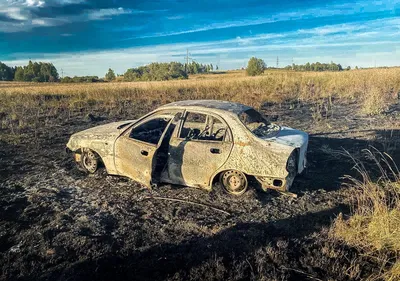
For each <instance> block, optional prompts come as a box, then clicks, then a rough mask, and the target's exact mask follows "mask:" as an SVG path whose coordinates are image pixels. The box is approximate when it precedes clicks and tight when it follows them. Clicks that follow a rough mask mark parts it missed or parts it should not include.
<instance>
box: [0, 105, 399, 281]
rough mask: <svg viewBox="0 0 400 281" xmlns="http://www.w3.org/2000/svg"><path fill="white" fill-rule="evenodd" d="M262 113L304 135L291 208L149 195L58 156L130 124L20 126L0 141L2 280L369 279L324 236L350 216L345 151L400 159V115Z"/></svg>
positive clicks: (251, 199) (339, 109)
mask: <svg viewBox="0 0 400 281" xmlns="http://www.w3.org/2000/svg"><path fill="white" fill-rule="evenodd" d="M262 109H263V111H264V112H265V113H266V114H267V115H269V116H270V117H271V118H272V119H275V120H276V123H278V124H282V125H287V126H291V127H295V128H298V129H302V130H304V131H307V132H309V133H310V144H309V153H308V169H307V172H306V173H305V174H304V175H302V176H299V177H298V178H296V180H295V183H294V186H293V189H292V191H293V192H295V193H297V194H298V195H299V197H298V198H297V199H295V198H291V197H288V196H285V195H281V194H279V193H276V192H274V191H271V192H267V193H264V192H262V191H259V190H257V189H255V188H250V190H249V191H248V192H246V193H245V194H244V195H243V196H241V197H232V196H228V195H226V194H224V193H223V192H222V191H220V190H219V189H218V188H217V187H216V188H215V190H213V191H212V192H207V191H204V190H200V189H194V188H188V187H183V186H173V185H162V186H159V187H158V188H156V189H154V190H148V189H147V188H144V187H142V186H140V185H138V184H137V183H135V182H133V181H131V180H128V179H125V178H121V177H114V176H108V175H106V174H105V172H104V171H103V172H99V173H97V174H95V175H89V176H88V175H85V174H83V173H82V172H80V171H78V170H77V169H76V167H75V164H74V163H73V160H72V159H71V157H70V155H67V154H66V153H65V144H66V142H67V140H68V138H69V136H70V135H71V134H72V133H74V132H77V131H80V130H83V129H86V128H89V127H92V126H95V125H100V124H104V123H107V122H111V121H115V120H118V119H124V118H125V117H126V116H119V117H115V116H108V115H107V114H105V115H102V114H101V113H98V112H93V115H94V116H97V117H98V118H90V119H87V118H86V117H85V116H84V114H82V115H78V116H76V117H73V118H71V119H68V120H56V122H53V123H52V124H50V125H48V126H43V127H42V128H38V129H36V130H35V131H34V130H30V129H27V130H26V131H25V132H24V134H25V135H24V136H25V137H24V138H23V140H22V142H21V143H19V144H10V143H9V142H2V143H0V280H119V279H132V280H249V279H253V280H360V279H363V278H365V276H367V275H368V274H370V273H371V272H372V271H374V270H376V268H375V267H374V263H373V261H369V260H368V259H366V258H359V257H358V256H357V252H355V251H354V250H353V249H351V248H348V247H346V246H345V245H341V244H339V243H337V242H336V241H332V239H330V238H329V237H328V234H327V228H328V227H329V226H330V224H331V223H332V220H333V219H334V218H335V217H336V216H337V215H338V214H339V213H343V214H344V215H346V214H348V213H349V207H348V203H349V198H348V188H347V187H345V186H343V185H342V183H343V182H344V180H343V179H342V177H343V176H345V175H355V171H354V170H353V169H352V167H353V163H352V161H351V159H350V158H348V157H346V156H345V155H344V154H345V153H344V149H346V150H347V151H349V152H350V153H352V154H353V155H356V156H357V155H359V154H360V151H361V150H362V149H365V148H368V147H369V146H370V145H374V146H375V147H377V148H378V149H380V150H384V151H388V152H389V153H390V154H391V155H392V157H393V158H394V159H395V160H398V159H400V153H399V149H398V148H399V146H398V143H399V141H400V140H399V135H400V133H399V132H400V131H399V130H398V129H399V128H400V122H399V120H400V119H399V112H398V111H399V108H398V107H397V106H394V107H393V108H391V109H390V110H389V111H388V112H387V113H386V114H384V115H382V116H379V117H367V116H361V115H358V114H357V112H358V105H357V103H340V102H337V103H335V105H334V107H333V111H332V110H331V111H328V112H317V115H316V110H315V104H302V103H295V104H293V103H287V104H266V105H265V106H264V107H263V108H262ZM93 120H95V121H93ZM0 134H10V132H9V131H7V130H3V131H2V132H0ZM398 163H399V162H398ZM252 187H253V186H252ZM154 197H167V198H177V199H182V200H185V201H190V202H196V203H201V204H204V206H199V205H193V204H188V203H182V202H174V201H167V200H159V199H155V198H154ZM207 206H212V207H215V208H218V209H221V210H224V211H226V212H228V213H229V214H226V213H223V212H220V211H218V210H215V209H213V208H209V207H207ZM349 268H350V270H348V269H349Z"/></svg>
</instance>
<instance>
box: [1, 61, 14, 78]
mask: <svg viewBox="0 0 400 281" xmlns="http://www.w3.org/2000/svg"><path fill="white" fill-rule="evenodd" d="M13 79H14V70H13V68H11V67H9V66H7V65H6V64H4V63H2V62H0V81H11V80H13Z"/></svg>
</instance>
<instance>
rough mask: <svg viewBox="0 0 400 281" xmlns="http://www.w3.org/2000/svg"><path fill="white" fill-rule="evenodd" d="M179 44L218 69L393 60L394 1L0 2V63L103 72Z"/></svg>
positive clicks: (173, 54)
mask: <svg viewBox="0 0 400 281" xmlns="http://www.w3.org/2000/svg"><path fill="white" fill-rule="evenodd" d="M186 49H189V52H190V53H191V57H192V58H193V59H195V60H196V61H198V62H201V63H213V64H214V65H217V64H218V65H219V66H220V69H235V68H241V67H243V66H244V65H245V64H246V62H247V60H248V59H249V58H250V57H252V56H256V57H259V58H262V59H264V61H265V62H266V63H267V64H268V65H273V66H275V65H276V58H277V57H279V65H280V66H285V65H288V64H291V63H292V60H293V61H294V63H296V64H301V63H305V62H307V61H310V62H316V61H320V62H330V61H334V62H338V63H341V64H342V65H344V66H347V65H350V66H352V67H354V66H356V65H358V66H363V67H368V66H374V65H377V66H383V65H388V66H393V65H400V0H393V1H389V0H387V1H378V0H377V1H370V0H353V1H323V0H318V1H317V0H301V1H289V0H279V1H267V0H264V1H256V0H247V1H246V0H205V1H187V0H151V1H141V0H131V1H127V0H110V1H108V0H100V1H93V0H0V61H2V62H5V63H6V64H9V65H24V64H27V61H28V60H29V59H32V60H37V61H49V62H52V63H54V65H55V66H56V67H57V68H58V70H59V72H60V74H61V69H63V73H64V75H70V76H71V75H99V76H104V74H105V73H106V71H107V69H108V68H109V67H111V68H113V69H114V70H115V71H116V72H117V73H123V72H124V71H125V70H126V69H127V68H131V67H136V66H139V65H144V64H148V63H151V62H155V61H163V62H166V61H180V62H183V61H184V56H185V55H186Z"/></svg>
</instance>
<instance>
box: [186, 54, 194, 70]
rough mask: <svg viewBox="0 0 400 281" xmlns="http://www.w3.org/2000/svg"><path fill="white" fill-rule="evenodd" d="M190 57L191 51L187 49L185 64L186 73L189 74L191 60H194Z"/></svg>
mask: <svg viewBox="0 0 400 281" xmlns="http://www.w3.org/2000/svg"><path fill="white" fill-rule="evenodd" d="M189 55H191V54H189V49H186V57H185V61H186V64H185V72H186V73H188V72H189V71H188V70H189V69H188V67H189V60H192V61H193V59H192V58H191V57H189Z"/></svg>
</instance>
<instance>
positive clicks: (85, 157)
mask: <svg viewBox="0 0 400 281" xmlns="http://www.w3.org/2000/svg"><path fill="white" fill-rule="evenodd" d="M81 164H82V167H83V168H84V169H85V170H86V171H87V172H88V173H91V174H93V173H95V172H96V171H97V169H98V168H99V157H98V156H97V155H96V153H95V152H93V151H92V150H90V149H86V150H84V151H83V153H82V159H81Z"/></svg>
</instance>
